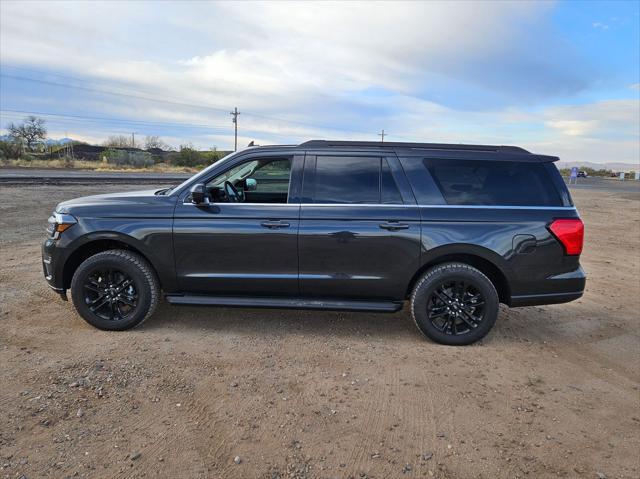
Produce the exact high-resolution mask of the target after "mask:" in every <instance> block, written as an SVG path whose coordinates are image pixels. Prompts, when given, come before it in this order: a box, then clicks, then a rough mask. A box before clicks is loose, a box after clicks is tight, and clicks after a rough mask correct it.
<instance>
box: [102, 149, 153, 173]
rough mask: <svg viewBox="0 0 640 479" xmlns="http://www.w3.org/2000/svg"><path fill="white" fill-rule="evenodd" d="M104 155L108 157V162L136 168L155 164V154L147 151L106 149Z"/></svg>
mask: <svg viewBox="0 0 640 479" xmlns="http://www.w3.org/2000/svg"><path fill="white" fill-rule="evenodd" d="M102 157H103V158H106V159H107V163H109V164H112V165H117V166H133V167H135V168H146V167H148V166H153V164H154V161H153V155H151V153H148V152H146V151H128V150H111V149H110V150H105V151H103V152H102Z"/></svg>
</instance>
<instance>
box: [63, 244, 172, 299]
mask: <svg viewBox="0 0 640 479" xmlns="http://www.w3.org/2000/svg"><path fill="white" fill-rule="evenodd" d="M138 243H139V242H138V241H136V240H135V238H132V237H129V236H126V235H120V234H114V233H107V234H91V235H87V236H85V237H83V238H82V241H81V243H80V244H78V245H77V246H76V248H75V249H74V250H73V252H72V253H71V254H70V255H69V257H68V258H67V259H66V261H65V263H64V267H63V269H62V282H63V287H64V288H65V289H69V287H70V286H71V279H72V278H73V275H74V273H75V272H76V270H77V269H78V266H80V265H81V264H82V262H83V261H85V260H86V259H87V258H89V257H91V256H93V255H94V254H97V253H100V252H102V251H107V250H111V249H123V250H127V251H133V252H134V253H137V254H139V255H140V256H142V257H143V258H144V259H145V260H146V261H147V263H149V265H150V266H151V268H152V269H153V271H154V273H155V275H156V278H157V279H158V282H159V283H160V287H162V284H161V281H160V276H159V275H158V272H157V271H156V268H155V266H154V264H153V261H152V260H151V258H150V257H149V255H148V254H146V253H145V251H144V248H141V247H140V245H139V244H138Z"/></svg>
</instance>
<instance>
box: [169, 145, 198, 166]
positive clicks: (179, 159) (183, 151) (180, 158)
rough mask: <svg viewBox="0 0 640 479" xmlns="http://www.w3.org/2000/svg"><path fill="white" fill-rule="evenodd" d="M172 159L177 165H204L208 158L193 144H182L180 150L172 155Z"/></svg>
mask: <svg viewBox="0 0 640 479" xmlns="http://www.w3.org/2000/svg"><path fill="white" fill-rule="evenodd" d="M170 161H171V163H172V164H174V165H176V166H202V165H204V164H206V160H205V159H204V158H203V157H202V155H201V154H200V152H199V151H198V150H195V149H194V148H193V147H192V146H191V145H180V151H178V152H176V153H174V154H172V155H171V156H170Z"/></svg>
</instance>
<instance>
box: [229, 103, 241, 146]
mask: <svg viewBox="0 0 640 479" xmlns="http://www.w3.org/2000/svg"><path fill="white" fill-rule="evenodd" d="M239 114H240V112H239V111H238V107H235V108H234V109H233V111H232V112H231V116H233V120H232V121H233V128H234V130H235V132H234V142H233V151H236V150H237V149H238V115H239Z"/></svg>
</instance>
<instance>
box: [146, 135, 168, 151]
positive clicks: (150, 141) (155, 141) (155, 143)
mask: <svg viewBox="0 0 640 479" xmlns="http://www.w3.org/2000/svg"><path fill="white" fill-rule="evenodd" d="M152 148H159V149H161V150H168V149H169V145H167V144H166V143H165V142H164V141H162V139H161V138H160V137H159V136H147V137H145V139H144V149H145V150H150V149H152Z"/></svg>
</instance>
